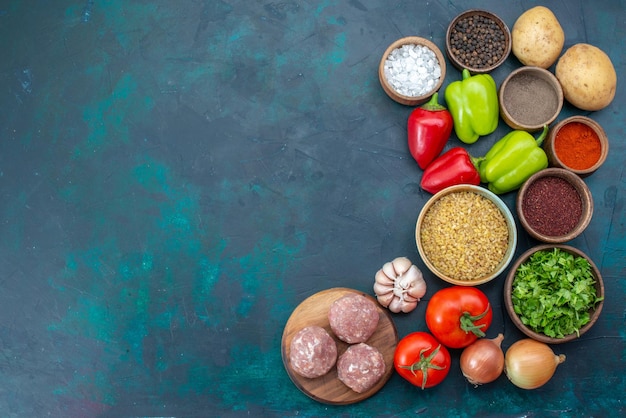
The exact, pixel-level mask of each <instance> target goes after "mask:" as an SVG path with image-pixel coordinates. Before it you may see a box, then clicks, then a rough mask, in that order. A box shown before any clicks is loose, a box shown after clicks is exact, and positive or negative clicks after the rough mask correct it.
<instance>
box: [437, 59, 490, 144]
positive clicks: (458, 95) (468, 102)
mask: <svg viewBox="0 0 626 418" xmlns="http://www.w3.org/2000/svg"><path fill="white" fill-rule="evenodd" d="M444 98H445V99H446V103H447V104H448V108H449V109H450V113H451V114H452V119H453V120H454V132H456V136H457V137H459V139H460V140H461V141H462V142H465V143H466V144H473V143H474V142H476V141H477V140H478V138H479V137H480V136H484V135H488V134H490V133H492V132H493V131H495V130H496V128H497V127H498V120H499V118H500V108H499V106H498V92H497V89H496V82H495V81H494V79H493V77H491V76H490V75H489V74H476V75H474V76H472V75H470V72H469V70H468V69H467V68H465V69H464V70H463V79H462V80H460V81H454V82H452V83H450V84H448V87H446V90H445V92H444Z"/></svg>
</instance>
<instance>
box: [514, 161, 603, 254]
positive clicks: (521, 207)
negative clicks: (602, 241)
mask: <svg viewBox="0 0 626 418" xmlns="http://www.w3.org/2000/svg"><path fill="white" fill-rule="evenodd" d="M515 205H516V210H517V216H518V218H519V221H520V223H521V224H522V227H523V228H524V229H525V230H526V232H528V234H529V235H530V236H531V237H533V238H535V239H536V240H538V241H541V242H545V243H552V244H557V243H564V242H567V241H571V240H573V239H574V238H576V237H577V236H579V235H580V234H582V232H583V231H584V230H585V229H586V228H587V226H588V225H589V222H590V221H591V217H592V216H593V197H592V195H591V191H590V190H589V187H587V184H586V183H585V182H584V181H583V180H582V179H581V178H580V177H579V176H578V175H576V174H574V173H572V172H571V171H569V170H566V169H564V168H558V167H551V168H546V169H544V170H541V171H539V172H537V173H535V174H533V175H532V176H531V177H530V178H529V179H528V180H526V181H525V182H524V184H523V185H522V187H520V189H519V190H518V192H517V198H516V203H515Z"/></svg>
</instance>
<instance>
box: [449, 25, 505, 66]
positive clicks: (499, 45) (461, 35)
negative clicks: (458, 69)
mask: <svg viewBox="0 0 626 418" xmlns="http://www.w3.org/2000/svg"><path fill="white" fill-rule="evenodd" d="M505 40H506V36H505V33H504V31H503V30H502V28H501V27H500V26H499V25H498V24H497V23H496V22H495V21H494V20H493V19H491V18H490V17H488V16H483V15H475V16H467V17H464V18H461V19H459V20H458V21H457V22H456V23H455V25H454V26H453V28H452V29H451V33H450V40H449V42H450V51H451V53H452V55H453V56H454V57H455V58H456V59H457V60H458V61H460V62H461V64H462V65H464V66H466V67H471V68H478V69H480V68H485V67H489V66H492V65H494V64H496V63H497V62H498V61H500V59H501V58H502V57H503V56H504V51H505V49H506V48H505V47H506V45H505Z"/></svg>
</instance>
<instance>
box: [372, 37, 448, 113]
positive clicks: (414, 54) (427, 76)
mask: <svg viewBox="0 0 626 418" xmlns="http://www.w3.org/2000/svg"><path fill="white" fill-rule="evenodd" d="M445 78H446V61H445V59H444V57H443V54H442V53H441V50H440V49H439V48H438V47H437V45H435V44H434V43H433V42H431V41H429V40H428V39H425V38H421V37H419V36H407V37H404V38H401V39H398V40H396V41H395V42H393V43H392V44H391V45H389V47H388V48H387V49H386V50H385V52H384V54H383V56H382V58H381V60H380V64H379V65H378V79H379V80H380V84H381V86H382V88H383V90H384V91H385V93H387V95H388V96H389V97H390V98H391V99H393V100H394V101H396V102H397V103H400V104H403V105H407V106H417V105H420V104H422V103H424V102H426V101H427V100H428V99H429V98H430V97H431V96H432V95H433V94H434V93H435V92H436V91H437V90H439V89H440V88H441V85H442V84H443V80H444V79H445Z"/></svg>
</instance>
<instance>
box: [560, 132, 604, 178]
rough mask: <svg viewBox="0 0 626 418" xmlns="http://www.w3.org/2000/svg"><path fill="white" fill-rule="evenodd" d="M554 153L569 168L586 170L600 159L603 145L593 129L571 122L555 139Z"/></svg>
mask: <svg viewBox="0 0 626 418" xmlns="http://www.w3.org/2000/svg"><path fill="white" fill-rule="evenodd" d="M554 152H555V153H556V155H557V156H558V158H559V160H561V162H562V163H563V164H564V165H566V166H568V167H569V168H572V169H574V170H586V169H588V168H590V167H592V166H593V165H594V164H595V163H596V162H597V161H598V160H599V159H600V155H601V154H602V145H601V144H600V138H599V137H598V134H597V133H596V131H594V130H593V128H591V127H590V126H588V125H586V124H584V123H581V122H570V123H567V124H565V125H564V126H563V127H562V128H561V129H559V131H558V132H557V134H556V136H555V137H554Z"/></svg>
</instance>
